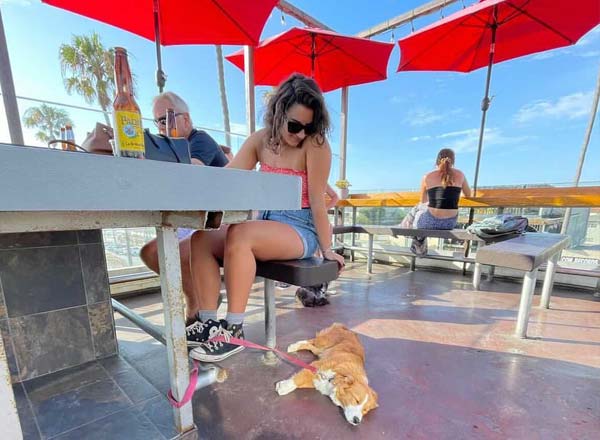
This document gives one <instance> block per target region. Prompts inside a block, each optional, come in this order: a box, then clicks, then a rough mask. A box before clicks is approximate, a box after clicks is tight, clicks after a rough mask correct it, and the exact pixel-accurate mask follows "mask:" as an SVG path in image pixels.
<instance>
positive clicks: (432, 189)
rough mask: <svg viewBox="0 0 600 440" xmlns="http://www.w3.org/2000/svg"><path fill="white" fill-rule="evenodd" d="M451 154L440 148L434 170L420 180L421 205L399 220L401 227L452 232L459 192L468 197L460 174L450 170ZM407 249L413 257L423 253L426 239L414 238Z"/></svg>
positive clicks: (451, 164)
mask: <svg viewBox="0 0 600 440" xmlns="http://www.w3.org/2000/svg"><path fill="white" fill-rule="evenodd" d="M454 162H455V156H454V151H452V150H451V149H450V148H442V149H441V150H440V151H439V153H438V155H437V158H436V160H435V166H436V169H435V170H433V171H430V172H429V173H427V174H425V175H424V176H423V179H422V180H421V202H420V203H419V204H418V205H417V206H415V207H414V208H413V209H412V210H411V211H410V212H409V214H408V215H407V216H406V217H405V218H404V220H403V221H402V226H403V227H408V228H416V229H453V228H454V227H455V226H456V221H457V220H458V201H459V200H460V196H461V193H462V194H464V195H465V196H467V197H470V196H471V188H470V187H469V184H468V182H467V179H466V178H465V175H464V174H463V172H462V171H460V170H459V169H457V168H455V167H454ZM410 250H411V251H412V252H413V253H414V254H416V255H417V256H424V255H426V254H427V238H426V237H414V238H413V242H412V245H411V247H410Z"/></svg>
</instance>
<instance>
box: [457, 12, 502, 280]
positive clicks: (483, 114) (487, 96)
mask: <svg viewBox="0 0 600 440" xmlns="http://www.w3.org/2000/svg"><path fill="white" fill-rule="evenodd" d="M497 8H498V7H497V6H494V10H493V13H492V14H493V17H494V22H493V23H492V26H491V28H492V41H491V43H490V55H489V62H488V68H487V77H486V80H485V96H484V98H483V100H482V101H481V126H480V128H479V144H478V145H477V161H476V162H475V178H474V179H473V197H477V181H478V179H479V162H480V160H481V150H482V149H483V132H484V131H485V117H486V114H487V111H488V108H490V83H491V81H492V66H493V64H494V52H495V50H496V30H497V29H498V24H497V22H498V20H497V12H498V9H497ZM474 217H475V208H471V209H469V221H468V223H467V225H470V224H472V223H473V218H474ZM470 249H471V242H470V241H467V243H466V245H465V253H464V256H465V258H467V257H468V256H469V251H470ZM466 270H467V267H466V264H465V263H463V275H465V274H466Z"/></svg>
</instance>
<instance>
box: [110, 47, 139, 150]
mask: <svg viewBox="0 0 600 440" xmlns="http://www.w3.org/2000/svg"><path fill="white" fill-rule="evenodd" d="M115 84H116V86H117V96H116V97H115V100H114V102H113V117H114V132H115V145H116V150H117V155H120V156H123V157H135V158H138V159H143V158H144V152H145V149H144V132H143V130H142V114H141V112H140V108H139V107H138V105H137V103H136V102H135V98H134V97H133V87H132V85H133V81H132V79H131V71H130V70H129V62H128V61H127V50H126V49H124V48H122V47H115Z"/></svg>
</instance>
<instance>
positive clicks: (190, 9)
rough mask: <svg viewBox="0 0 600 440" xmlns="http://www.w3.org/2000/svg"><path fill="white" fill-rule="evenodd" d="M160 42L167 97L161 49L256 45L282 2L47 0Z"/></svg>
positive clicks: (162, 79)
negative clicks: (193, 46) (181, 46)
mask: <svg viewBox="0 0 600 440" xmlns="http://www.w3.org/2000/svg"><path fill="white" fill-rule="evenodd" d="M42 2H44V3H47V4H49V5H52V6H56V7H58V8H61V9H66V10H68V11H71V12H75V13H77V14H80V15H83V16H85V17H89V18H93V19H95V20H98V21H101V22H103V23H106V24H110V25H113V26H116V27H118V28H120V29H124V30H126V31H129V32H132V33H134V34H136V35H139V36H140V37H144V38H147V39H148V40H150V41H154V42H156V57H157V63H158V70H157V72H156V74H157V83H158V86H159V88H160V91H161V92H162V87H163V86H164V82H165V77H164V72H163V71H162V62H161V55H160V46H161V45H163V46H169V45H178V44H241V45H251V46H255V45H257V44H258V41H259V39H260V34H261V32H262V30H263V27H264V25H265V23H266V21H267V19H268V18H269V14H270V13H271V11H272V10H273V8H274V7H275V5H276V4H277V3H278V0H253V1H243V0H177V1H173V0H171V1H169V0H42Z"/></svg>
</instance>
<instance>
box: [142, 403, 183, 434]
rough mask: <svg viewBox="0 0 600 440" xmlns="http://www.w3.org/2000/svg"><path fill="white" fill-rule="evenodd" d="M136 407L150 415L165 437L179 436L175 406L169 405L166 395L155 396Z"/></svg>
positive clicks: (147, 415)
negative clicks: (174, 412) (174, 411)
mask: <svg viewBox="0 0 600 440" xmlns="http://www.w3.org/2000/svg"><path fill="white" fill-rule="evenodd" d="M135 409H136V410H138V411H139V412H141V413H142V414H144V415H145V416H146V417H148V419H150V420H151V421H152V423H153V424H154V426H156V427H157V428H158V430H159V431H160V433H161V434H162V435H163V436H164V437H165V438H167V439H171V438H175V437H177V435H178V433H177V429H176V428H175V418H174V416H173V408H172V407H171V405H169V402H168V401H167V398H166V397H164V396H158V397H155V398H153V399H150V400H148V401H146V402H144V403H142V404H139V405H137V406H136V407H135Z"/></svg>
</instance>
